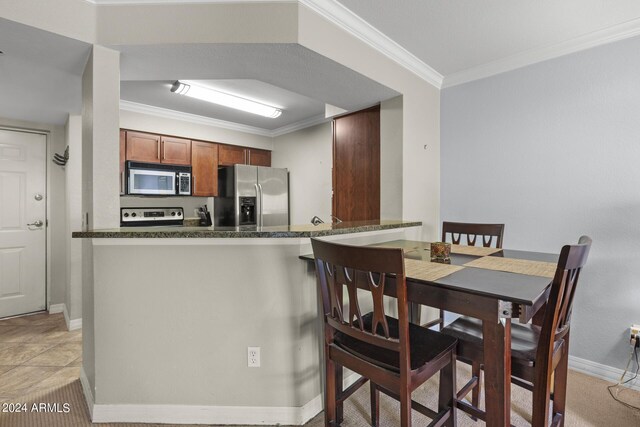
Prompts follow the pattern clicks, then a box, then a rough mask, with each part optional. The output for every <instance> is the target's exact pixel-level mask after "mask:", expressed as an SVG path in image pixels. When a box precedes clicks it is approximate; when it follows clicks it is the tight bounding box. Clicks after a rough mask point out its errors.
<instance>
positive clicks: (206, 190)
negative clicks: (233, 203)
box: [191, 141, 218, 197]
mask: <svg viewBox="0 0 640 427" xmlns="http://www.w3.org/2000/svg"><path fill="white" fill-rule="evenodd" d="M191 181H192V186H193V188H192V190H191V195H192V196H201V197H214V196H217V195H218V144H213V143H210V142H201V141H192V142H191Z"/></svg>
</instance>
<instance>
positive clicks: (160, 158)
mask: <svg viewBox="0 0 640 427" xmlns="http://www.w3.org/2000/svg"><path fill="white" fill-rule="evenodd" d="M161 145H164V144H163V143H162V141H158V160H162V157H160V146H161Z"/></svg>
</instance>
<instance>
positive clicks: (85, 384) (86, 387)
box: [80, 367, 95, 419]
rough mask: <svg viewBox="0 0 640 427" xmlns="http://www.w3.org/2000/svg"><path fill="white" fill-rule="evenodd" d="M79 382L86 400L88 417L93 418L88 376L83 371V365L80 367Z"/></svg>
mask: <svg viewBox="0 0 640 427" xmlns="http://www.w3.org/2000/svg"><path fill="white" fill-rule="evenodd" d="M80 384H81V385H82V393H83V394H84V400H85V402H87V408H89V417H90V418H91V419H93V407H94V406H95V404H94V403H93V393H92V392H91V385H90V384H89V378H87V373H86V372H85V371H84V367H81V368H80Z"/></svg>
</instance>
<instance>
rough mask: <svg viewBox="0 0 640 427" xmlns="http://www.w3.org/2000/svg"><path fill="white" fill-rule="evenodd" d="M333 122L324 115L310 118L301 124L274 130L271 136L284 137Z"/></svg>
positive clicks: (300, 122) (301, 121)
mask: <svg viewBox="0 0 640 427" xmlns="http://www.w3.org/2000/svg"><path fill="white" fill-rule="evenodd" d="M329 120H331V119H330V118H327V117H325V116H324V114H320V115H318V116H313V117H309V118H308V119H304V120H300V121H299V122H296V123H292V124H290V125H287V126H282V127H279V128H278V129H274V130H272V131H271V136H272V137H276V136H280V135H284V134H287V133H291V132H295V131H297V130H300V129H305V128H309V127H311V126H315V125H319V124H320V123H325V122H328V121H329Z"/></svg>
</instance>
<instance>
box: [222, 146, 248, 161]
mask: <svg viewBox="0 0 640 427" xmlns="http://www.w3.org/2000/svg"><path fill="white" fill-rule="evenodd" d="M218 162H219V164H220V166H233V165H237V164H240V165H244V164H246V163H247V151H246V149H245V148H244V147H238V146H235V145H221V146H220V148H219V149H218Z"/></svg>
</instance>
